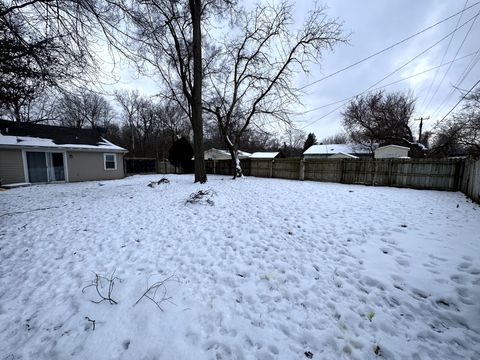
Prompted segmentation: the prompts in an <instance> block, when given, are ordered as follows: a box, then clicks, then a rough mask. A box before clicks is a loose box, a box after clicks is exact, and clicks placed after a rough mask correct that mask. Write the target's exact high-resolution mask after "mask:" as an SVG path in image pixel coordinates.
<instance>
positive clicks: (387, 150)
mask: <svg viewBox="0 0 480 360" xmlns="http://www.w3.org/2000/svg"><path fill="white" fill-rule="evenodd" d="M409 151H410V149H409V148H408V147H405V146H400V145H386V146H381V147H379V148H377V149H376V150H375V159H391V158H408V152H409Z"/></svg>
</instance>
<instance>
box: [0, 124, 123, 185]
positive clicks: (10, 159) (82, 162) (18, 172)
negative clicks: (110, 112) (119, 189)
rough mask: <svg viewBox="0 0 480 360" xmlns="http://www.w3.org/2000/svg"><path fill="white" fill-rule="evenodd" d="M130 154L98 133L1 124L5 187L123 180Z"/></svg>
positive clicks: (0, 177)
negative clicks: (126, 160)
mask: <svg viewBox="0 0 480 360" xmlns="http://www.w3.org/2000/svg"><path fill="white" fill-rule="evenodd" d="M126 152H127V150H126V149H124V148H122V147H120V146H117V145H115V144H112V143H111V142H110V141H108V140H106V139H105V138H104V137H103V136H102V134H101V133H100V132H99V131H98V130H95V129H76V128H68V127H62V126H51V125H39V124H29V123H18V122H13V121H5V120H0V181H1V183H2V184H16V183H50V182H74V181H88V180H109V179H120V178H123V177H124V171H123V156H124V154H125V153H126Z"/></svg>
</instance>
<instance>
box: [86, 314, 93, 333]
mask: <svg viewBox="0 0 480 360" xmlns="http://www.w3.org/2000/svg"><path fill="white" fill-rule="evenodd" d="M85 319H86V320H87V321H90V322H91V323H92V324H93V328H92V331H95V320H92V319H90V318H89V317H88V316H85Z"/></svg>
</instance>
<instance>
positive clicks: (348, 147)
mask: <svg viewBox="0 0 480 360" xmlns="http://www.w3.org/2000/svg"><path fill="white" fill-rule="evenodd" d="M338 153H346V154H370V150H369V149H367V148H364V147H362V146H361V145H352V144H322V145H312V146H310V147H309V148H308V149H307V150H305V151H304V152H303V155H333V154H338Z"/></svg>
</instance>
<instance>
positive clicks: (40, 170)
mask: <svg viewBox="0 0 480 360" xmlns="http://www.w3.org/2000/svg"><path fill="white" fill-rule="evenodd" d="M26 155H27V169H28V180H29V181H30V182H31V183H45V182H51V181H65V166H64V163H63V153H52V152H38V151H27V154H26Z"/></svg>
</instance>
